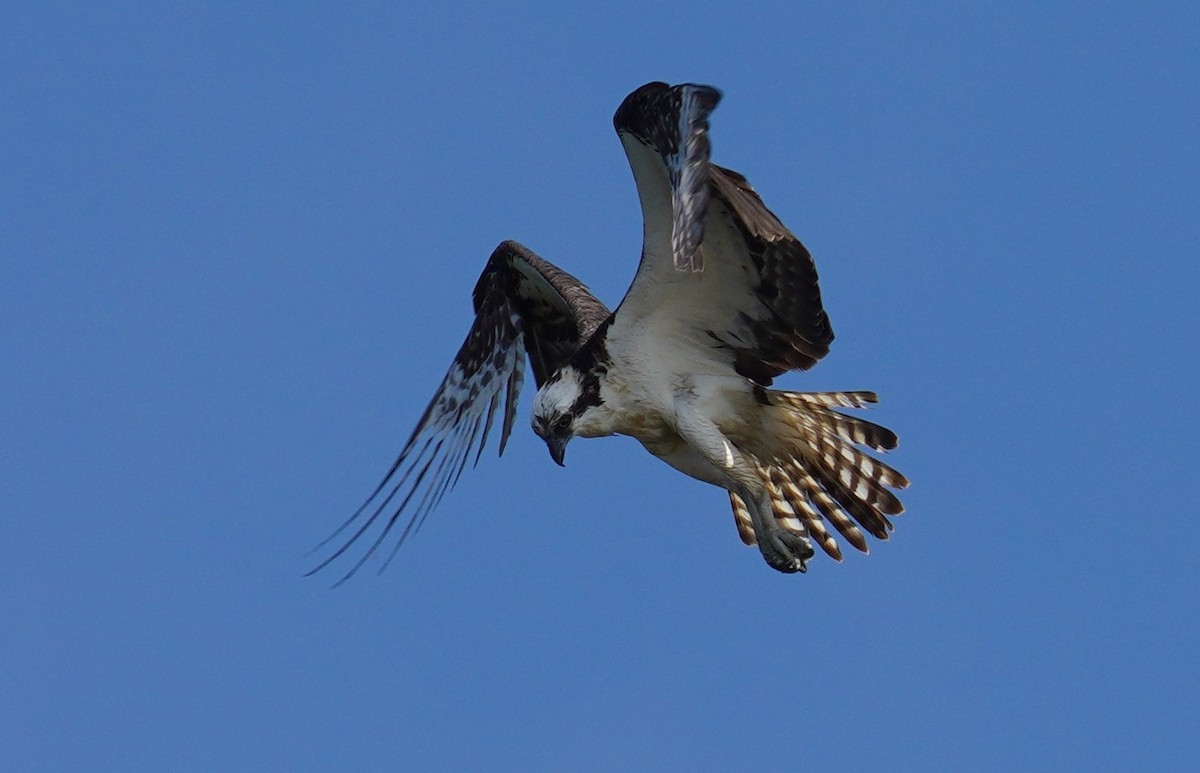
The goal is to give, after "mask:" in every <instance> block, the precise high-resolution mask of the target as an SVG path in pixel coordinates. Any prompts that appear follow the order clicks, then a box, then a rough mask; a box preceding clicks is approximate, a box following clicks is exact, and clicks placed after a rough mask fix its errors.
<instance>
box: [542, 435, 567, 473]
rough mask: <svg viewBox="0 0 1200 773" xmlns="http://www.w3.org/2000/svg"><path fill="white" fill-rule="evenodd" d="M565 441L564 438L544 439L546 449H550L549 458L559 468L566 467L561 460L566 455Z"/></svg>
mask: <svg viewBox="0 0 1200 773" xmlns="http://www.w3.org/2000/svg"><path fill="white" fill-rule="evenodd" d="M567 440H568V438H565V437H552V438H546V447H547V448H549V449H550V458H551V459H553V460H554V463H555V464H557V465H558V466H559V467H566V466H567V465H565V464H563V458H564V457H565V456H566V455H567Z"/></svg>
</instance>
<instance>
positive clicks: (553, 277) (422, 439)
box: [308, 241, 609, 584]
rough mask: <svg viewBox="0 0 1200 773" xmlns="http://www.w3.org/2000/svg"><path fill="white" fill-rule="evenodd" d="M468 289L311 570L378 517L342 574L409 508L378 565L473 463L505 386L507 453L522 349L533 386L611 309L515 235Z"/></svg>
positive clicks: (341, 550)
mask: <svg viewBox="0 0 1200 773" xmlns="http://www.w3.org/2000/svg"><path fill="white" fill-rule="evenodd" d="M472 298H473V300H474V305H475V322H474V323H473V324H472V325H471V331H470V332H469V333H468V334H467V340H466V341H464V342H463V345H462V347H461V348H460V349H459V350H458V354H457V355H455V357H454V362H453V363H452V364H451V365H450V370H449V371H447V373H446V377H445V378H444V379H443V380H442V383H441V386H439V387H438V389H437V392H436V393H434V396H433V399H432V400H431V401H430V402H429V405H428V406H427V407H426V408H425V413H424V414H422V416H421V420H420V421H418V422H417V426H416V428H415V429H414V430H413V432H412V435H411V436H410V437H409V439H408V442H407V443H405V444H404V448H403V450H401V451H400V455H399V456H398V457H397V458H396V461H395V462H394V463H393V464H392V466H391V468H390V469H389V470H388V472H387V474H386V475H385V476H384V477H383V480H382V481H380V483H379V485H378V486H376V487H375V490H374V491H373V492H372V493H371V496H369V497H367V500H366V501H365V502H363V504H362V506H361V507H359V508H358V509H357V510H355V511H354V514H353V515H351V516H350V517H349V518H348V519H347V520H346V521H345V522H344V523H343V524H342V525H341V526H340V527H338V529H337V530H336V531H335V532H334V533H333V534H331V535H329V537H327V538H326V539H325V540H324V541H323V542H322V543H321V545H319V546H318V549H319V548H320V547H324V546H325V545H328V544H330V543H331V542H333V541H335V540H337V539H338V538H339V537H342V538H343V539H342V542H341V544H340V546H339V547H338V548H337V549H336V550H334V551H333V553H332V554H331V555H329V556H328V557H327V558H326V559H325V560H323V561H322V562H321V563H320V564H318V565H317V566H316V567H314V568H313V569H312V570H311V571H310V572H308V574H310V575H311V574H313V573H315V572H317V571H320V570H321V569H323V568H324V567H326V566H328V565H329V564H330V563H332V562H333V561H334V560H336V559H337V558H338V557H340V556H342V555H343V554H344V553H346V551H347V550H349V549H350V546H351V545H353V544H354V543H355V542H357V541H358V540H359V539H361V538H363V537H364V535H366V534H367V533H368V532H369V531H370V530H371V529H372V527H373V526H374V527H376V530H377V532H378V533H377V534H376V535H375V537H374V539H372V541H371V543H370V546H369V547H368V548H367V550H366V551H365V552H364V553H363V555H362V556H360V557H359V559H358V560H357V561H356V562H355V564H354V565H353V566H352V567H351V568H350V570H349V571H348V572H346V574H345V575H344V576H343V577H342V578H341V579H340V580H339V581H338V584H341V583H342V582H345V581H346V580H347V579H349V578H350V577H351V576H352V575H353V574H354V573H355V572H357V571H358V570H359V569H360V568H361V567H362V566H363V564H365V563H366V562H367V560H368V559H369V558H370V557H371V556H372V555H374V554H375V552H376V551H377V550H378V549H379V547H380V546H381V545H382V544H383V543H384V542H385V541H386V540H387V538H388V535H389V534H391V533H392V531H393V529H394V528H395V527H396V524H397V523H398V522H399V521H400V519H401V517H402V516H403V515H404V514H405V513H408V520H407V522H406V523H405V525H404V528H403V530H402V531H401V532H400V534H399V537H398V538H397V539H396V541H395V545H394V546H393V547H392V549H391V552H390V553H389V555H388V558H387V560H386V561H385V562H384V564H383V566H382V567H381V568H380V571H382V570H383V568H386V567H387V564H388V562H390V561H391V559H392V557H393V556H394V555H395V554H396V551H397V550H398V549H399V548H400V546H401V545H402V544H404V541H405V540H406V539H407V538H408V537H409V536H410V535H411V534H413V533H415V532H416V531H417V530H418V529H419V528H420V526H421V524H422V522H423V521H424V520H425V517H426V516H427V515H428V514H429V512H430V511H431V510H433V508H434V507H436V506H437V504H438V502H439V501H440V500H441V498H442V496H444V495H445V494H446V492H447V491H449V490H450V489H452V488H453V487H454V484H455V483H457V482H458V478H459V476H460V475H461V474H462V472H463V470H464V469H465V468H466V464H467V460H468V459H470V458H471V457H472V456H473V457H474V459H473V461H472V464H475V463H478V461H479V457H480V455H481V454H482V453H483V448H484V446H485V445H486V444H487V438H488V433H489V431H490V430H491V427H492V423H493V421H494V419H495V417H496V413H497V412H498V410H499V409H500V402H501V397H502V396H503V400H504V414H503V418H502V421H501V428H500V443H499V446H500V453H501V454H503V453H504V447H505V445H506V444H507V442H508V437H509V434H510V433H511V432H512V427H513V420H514V419H515V418H516V408H517V397H518V395H519V393H520V389H521V382H522V379H523V377H524V372H525V357H526V355H528V357H529V362H530V365H531V366H532V368H533V374H534V379H535V380H536V382H537V384H538V385H539V386H540V385H541V384H542V383H543V382H544V381H545V380H546V379H547V378H548V377H549V376H550V374H551V373H553V372H554V371H555V370H556V369H557V368H558V367H559V366H560V365H562V364H563V363H564V362H566V360H567V359H568V358H569V357H570V356H571V354H573V353H574V352H575V350H576V349H578V348H579V346H580V344H582V343H583V342H584V341H586V340H587V339H588V338H589V337H590V336H591V335H592V333H594V332H595V331H596V328H598V327H599V326H600V324H601V323H602V322H603V321H604V320H605V319H607V318H608V316H609V311H608V309H607V308H606V307H605V306H604V304H603V303H601V302H600V301H599V300H597V299H596V298H595V297H594V296H593V295H592V294H591V293H590V292H589V291H588V289H587V287H585V286H584V285H583V283H582V282H580V281H579V280H578V279H576V278H575V277H573V276H571V275H570V274H568V273H567V272H565V271H563V270H561V269H559V268H558V267H556V266H554V265H552V264H550V263H548V262H546V261H544V260H542V259H541V258H539V257H538V256H537V255H535V254H533V252H531V251H530V250H528V249H526V248H525V247H523V246H521V245H520V244H517V243H516V242H513V241H506V242H503V243H502V244H500V246H498V247H497V248H496V249H495V251H494V252H492V256H491V258H490V259H489V260H488V263H487V266H486V267H485V268H484V269H483V274H482V275H481V276H480V277H479V281H478V282H477V283H476V284H475V290H474V292H473V294H472ZM472 452H474V453H472Z"/></svg>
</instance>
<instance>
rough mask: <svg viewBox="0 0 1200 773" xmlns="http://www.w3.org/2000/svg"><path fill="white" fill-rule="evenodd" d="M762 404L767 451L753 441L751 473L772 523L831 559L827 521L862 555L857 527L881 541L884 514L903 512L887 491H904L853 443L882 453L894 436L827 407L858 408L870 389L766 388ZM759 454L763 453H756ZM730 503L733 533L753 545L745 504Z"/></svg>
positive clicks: (837, 552)
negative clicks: (767, 422)
mask: <svg viewBox="0 0 1200 773" xmlns="http://www.w3.org/2000/svg"><path fill="white" fill-rule="evenodd" d="M766 395H767V400H766V404H767V405H768V406H772V407H775V408H779V409H781V410H779V411H775V412H773V418H774V419H775V420H776V422H778V424H777V428H778V431H777V432H769V433H766V434H769V435H773V436H774V437H773V438H772V440H773V441H774V442H775V443H777V444H778V443H782V444H783V445H777V446H776V447H775V448H773V449H768V448H766V447H764V445H765V444H763V443H756V444H755V445H757V446H759V448H757V449H755V450H756V451H757V452H758V453H755V454H754V456H755V457H756V459H757V463H758V467H759V476H760V478H761V479H762V481H763V484H764V485H765V486H766V488H767V490H768V492H769V493H770V496H771V504H772V510H773V514H774V516H775V519H776V521H777V523H778V524H779V526H780V527H782V528H785V529H789V530H791V531H796V532H801V533H804V534H806V535H808V536H809V538H810V539H812V540H813V541H814V542H816V544H817V545H819V546H820V547H821V549H822V550H824V551H825V552H826V553H827V554H828V555H829V556H830V557H831V558H833V559H835V560H838V561H840V560H841V558H842V553H841V549H840V547H839V546H838V544H837V540H836V539H834V537H833V536H832V535H831V534H830V532H829V529H828V528H826V524H830V525H832V526H833V528H834V529H836V530H837V532H838V533H839V534H841V535H842V537H844V538H845V539H846V541H847V542H849V543H850V544H851V545H853V546H854V547H855V548H857V549H858V550H861V551H862V552H864V553H866V552H868V547H867V540H866V535H865V534H864V529H865V530H866V532H869V533H870V534H872V535H873V536H875V537H876V538H877V539H882V540H886V539H887V538H888V533H889V532H890V531H891V530H892V528H893V527H892V523H891V521H889V520H888V517H887V516H889V515H899V514H900V513H902V512H903V511H904V506H903V504H901V502H900V500H899V499H898V498H897V497H896V495H895V494H893V493H892V492H891V491H890V490H889V489H892V488H896V489H900V488H904V487H906V486H907V485H908V479H907V478H905V477H904V476H903V475H902V474H900V473H899V472H897V471H896V470H895V469H893V468H892V467H890V466H888V465H887V464H884V463H883V462H881V461H879V460H878V459H876V458H874V457H872V456H870V455H868V454H867V453H865V452H863V451H862V450H860V449H859V448H858V447H857V446H865V447H869V448H872V449H875V450H877V451H887V450H890V449H892V448H895V447H896V445H897V438H896V434H895V433H894V432H892V431H891V430H889V429H887V428H885V427H881V426H879V425H878V424H874V423H872V422H869V421H866V420H864V419H859V418H857V417H855V416H848V415H846V414H843V413H841V412H838V411H834V410H832V408H833V407H841V408H863V407H866V406H867V405H869V404H871V403H875V402H877V401H878V398H877V397H876V396H875V394H874V393H872V392H784V391H768V392H766ZM764 452H765V453H764ZM730 502H731V504H732V507H733V511H734V518H735V521H736V523H737V527H738V534H739V535H740V536H741V538H742V541H743V542H745V543H746V544H747V545H751V544H754V542H755V537H754V528H753V525H752V521H751V519H750V513H749V510H748V508H747V507H746V504H745V503H744V502H742V500H741V499H740V498H738V496H737V495H736V494H730Z"/></svg>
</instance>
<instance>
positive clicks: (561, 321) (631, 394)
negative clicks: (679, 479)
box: [309, 83, 908, 582]
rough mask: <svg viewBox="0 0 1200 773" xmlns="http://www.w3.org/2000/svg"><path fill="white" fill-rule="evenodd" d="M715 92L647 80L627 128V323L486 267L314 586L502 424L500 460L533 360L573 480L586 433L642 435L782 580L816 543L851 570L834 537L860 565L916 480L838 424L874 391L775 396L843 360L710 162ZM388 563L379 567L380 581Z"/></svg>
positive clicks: (868, 428) (626, 107) (543, 415)
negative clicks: (452, 352) (419, 405)
mask: <svg viewBox="0 0 1200 773" xmlns="http://www.w3.org/2000/svg"><path fill="white" fill-rule="evenodd" d="M720 98H721V94H720V92H719V91H717V90H716V89H714V88H712V87H709V86H701V85H695V84H683V85H680V86H668V85H667V84H665V83H648V84H646V85H645V86H642V87H641V88H639V89H637V90H636V91H634V92H633V93H632V94H630V95H629V96H628V97H626V98H625V100H624V101H623V102H622V103H621V106H620V107H619V108H617V112H616V114H615V115H614V117H613V124H614V125H615V127H616V130H617V134H618V136H619V137H620V139H621V144H622V145H623V146H624V148H625V153H626V155H627V156H628V158H629V164H630V166H631V167H632V169H633V177H634V181H635V183H636V184H637V190H638V197H639V198H640V200H641V206H642V216H643V219H644V232H643V238H644V241H643V245H642V256H641V262H640V263H639V264H638V269H637V274H636V275H635V276H634V279H633V284H632V285H630V287H629V290H628V291H627V293H626V294H625V298H624V299H623V300H622V301H621V303H620V305H619V306H618V307H617V309H616V311H609V310H608V308H607V307H605V305H604V304H603V303H601V302H600V301H599V300H597V299H596V298H595V297H594V296H593V295H592V294H591V293H590V292H589V291H588V289H587V287H585V286H584V285H583V284H582V283H581V282H580V281H579V280H578V279H576V278H575V277H573V276H571V275H570V274H568V273H567V272H565V271H563V270H561V269H559V268H558V267H556V266H554V265H552V264H550V263H548V262H546V261H545V260H543V259H541V258H539V257H538V256H537V255H535V254H534V253H533V252H531V251H530V250H528V249H526V248H525V247H523V246H521V245H520V244H517V243H516V242H513V241H506V242H503V243H502V244H500V246H498V247H497V248H496V250H495V251H494V252H493V253H492V256H491V258H490V259H489V260H488V262H487V265H486V266H485V267H484V270H483V274H482V275H481V276H480V277H479V281H478V282H477V283H476V285H475V290H474V292H473V294H472V298H473V300H474V306H475V321H474V323H473V324H472V326H471V330H470V332H469V333H468V334H467V339H466V341H465V342H464V343H463V345H462V348H460V349H459V351H458V354H457V355H456V356H455V358H454V362H453V363H452V364H451V366H450V370H449V372H448V373H447V374H446V377H445V378H444V379H443V381H442V383H441V386H440V387H438V390H437V392H436V393H435V394H434V396H433V400H432V401H431V402H430V403H429V406H428V407H427V408H426V409H425V413H424V414H423V415H422V416H421V419H420V421H419V422H418V423H417V426H416V429H414V430H413V433H412V435H411V436H410V437H409V439H408V442H407V443H406V444H405V445H404V448H403V450H402V451H401V452H400V455H399V457H398V458H397V459H396V461H395V463H394V464H392V466H391V468H390V469H389V470H388V472H387V474H386V475H385V476H384V478H383V480H382V481H381V482H380V483H379V485H378V486H377V487H376V488H375V490H374V491H373V492H372V493H371V496H370V497H368V498H367V500H366V501H365V502H364V503H363V505H362V506H361V507H359V509H358V510H356V511H355V512H354V514H353V515H351V516H350V518H349V519H347V520H346V522H345V523H343V524H342V525H341V526H340V527H339V528H338V529H337V531H335V532H334V533H333V534H331V535H330V536H329V537H328V538H327V539H326V540H325V542H323V543H321V544H322V545H327V544H329V543H330V542H331V541H332V540H334V539H336V538H338V537H339V535H342V542H341V543H340V546H339V547H337V549H336V550H334V551H333V553H332V555H330V556H329V557H328V558H326V559H325V560H324V561H323V562H321V563H320V564H319V565H318V566H317V567H315V568H314V569H313V570H312V572H309V574H312V573H313V572H316V571H318V570H320V569H322V568H323V567H325V566H327V565H328V564H330V563H331V562H332V561H334V560H335V559H337V558H338V557H340V556H342V555H343V554H344V553H346V551H347V550H349V549H350V547H351V545H353V544H354V543H356V542H357V541H358V540H359V539H361V538H363V537H364V536H366V535H367V533H368V531H370V530H371V528H372V527H373V526H374V527H376V529H377V532H378V533H377V534H375V535H374V537H373V539H372V540H371V541H370V545H369V547H368V548H367V549H366V550H365V552H364V554H363V555H362V556H361V557H360V558H359V559H358V560H357V562H356V563H354V564H353V566H351V568H350V569H349V571H348V572H347V573H346V574H345V576H344V577H342V579H341V580H340V581H339V582H344V581H345V580H346V579H348V578H349V577H350V576H352V575H353V574H354V573H355V572H356V571H358V569H359V568H361V567H362V566H363V564H364V563H365V562H366V561H367V560H368V559H369V558H370V557H371V556H372V555H373V554H374V553H375V552H376V551H377V550H378V549H379V547H380V546H381V545H383V544H384V542H385V541H386V540H387V538H388V536H389V535H390V534H393V532H394V530H395V529H396V527H397V524H398V523H399V521H400V519H401V517H402V516H403V515H404V514H405V513H407V514H408V516H409V517H408V520H407V522H406V523H405V525H404V527H403V529H401V530H400V531H399V534H398V536H397V537H396V538H395V545H394V546H393V547H392V550H391V553H390V555H389V557H388V561H390V560H391V557H392V556H394V555H395V552H396V550H397V549H398V548H399V547H400V545H402V544H403V543H404V542H405V540H406V539H407V538H408V537H409V536H410V535H411V534H413V533H414V532H415V531H416V530H417V529H419V528H420V526H421V524H422V523H423V522H424V520H425V518H426V516H427V515H428V514H429V512H430V511H431V510H432V509H433V508H434V507H435V506H436V505H437V504H438V502H439V501H440V500H441V498H442V496H443V495H444V494H445V493H446V492H447V491H448V490H450V489H451V488H453V486H454V485H455V483H456V482H457V481H458V478H459V476H460V475H461V474H462V472H463V470H464V468H465V466H466V464H467V462H468V460H471V461H472V462H473V463H477V462H478V460H479V456H480V454H481V453H482V451H483V448H484V446H485V444H486V443H487V438H488V432H489V430H490V429H491V427H492V424H493V419H494V418H495V417H496V414H497V413H498V412H500V411H501V399H502V396H503V409H502V410H503V414H502V417H501V431H500V439H499V451H500V453H501V454H503V453H504V447H505V444H506V443H507V441H508V438H509V434H510V433H511V431H512V427H513V422H514V420H515V418H516V405H517V397H518V393H519V392H520V389H521V383H522V379H523V377H524V371H525V361H526V358H528V361H529V364H530V365H531V366H532V369H533V377H534V380H535V381H536V383H537V386H538V391H537V396H536V397H535V398H534V403H533V419H532V425H533V431H534V432H535V433H536V434H537V435H538V436H539V437H540V438H542V440H544V441H545V443H546V445H547V447H548V448H549V450H550V456H551V457H552V458H553V459H554V461H555V462H557V463H558V464H560V465H561V464H563V458H564V455H565V453H566V448H567V443H568V442H570V440H571V439H572V438H575V437H603V436H607V435H628V436H630V437H633V438H635V439H637V440H638V441H639V442H640V443H641V444H642V445H643V446H644V447H645V448H646V450H647V451H649V452H650V453H651V454H653V455H654V456H656V457H658V458H659V459H661V460H663V461H664V462H666V463H667V464H669V465H671V466H672V467H674V468H675V469H676V470H679V471H680V472H682V473H684V474H685V475H688V476H690V477H693V478H696V479H698V480H701V481H705V482H707V483H711V484H713V485H715V486H719V487H721V488H723V489H725V490H726V491H727V492H728V493H729V500H730V503H731V505H732V507H733V515H734V519H735V522H736V525H737V529H738V534H739V535H740V536H741V539H742V541H743V542H744V543H746V544H747V545H757V546H758V549H759V550H760V551H761V552H762V556H763V558H764V559H766V562H767V563H768V564H769V565H770V566H771V567H772V568H774V569H777V570H779V571H781V572H802V571H804V570H805V566H806V562H807V561H808V559H809V558H811V557H812V555H813V552H814V551H813V548H812V544H811V540H815V541H816V543H817V544H818V545H820V547H821V548H822V549H823V550H824V551H825V552H826V553H828V554H829V555H830V556H831V557H833V558H834V559H836V560H839V561H840V560H841V551H840V549H839V547H838V544H837V541H836V540H835V539H834V538H833V536H832V535H831V534H830V530H829V528H828V525H832V526H833V528H834V529H836V530H837V532H839V533H840V534H841V535H842V536H843V537H845V538H846V540H847V541H848V542H849V543H850V544H852V545H854V546H855V547H856V548H858V549H859V550H861V551H863V552H866V551H867V543H866V539H865V537H864V535H863V530H865V531H867V532H870V533H871V534H873V535H874V536H876V537H877V538H879V539H887V536H888V531H890V530H891V528H892V524H891V523H890V522H889V521H888V517H887V516H889V515H895V514H898V513H900V512H902V511H903V509H904V508H903V507H902V505H901V504H900V501H899V500H898V499H897V498H896V496H895V494H893V493H892V492H891V491H889V488H903V487H905V486H907V485H908V481H907V480H906V479H905V478H904V476H903V475H901V474H900V473H899V472H897V471H895V470H894V469H892V468H891V467H889V466H888V465H886V464H884V463H883V462H881V461H879V460H878V459H875V458H873V457H871V456H869V455H868V454H867V453H865V452H864V451H863V450H861V448H860V447H866V448H871V449H874V450H876V451H887V450H890V449H892V448H895V447H896V443H897V439H896V435H895V433H893V432H891V431H890V430H888V429H885V428H883V427H881V426H879V425H877V424H873V423H871V422H869V421H865V420H863V419H861V418H858V417H856V416H851V415H848V414H846V413H843V412H841V411H838V410H836V409H838V408H864V407H866V406H867V405H868V404H870V403H874V402H876V399H877V398H876V396H875V395H874V394H873V393H871V392H791V391H782V390H777V389H770V388H769V387H770V386H771V383H772V380H773V379H774V378H775V377H776V376H778V375H780V374H782V373H784V372H786V371H790V370H806V369H808V368H810V367H812V366H813V365H814V364H815V363H816V362H817V360H819V359H821V357H823V356H825V354H826V353H827V352H828V351H829V345H830V343H831V342H832V341H833V330H832V329H831V328H830V325H829V319H828V317H827V316H826V314H825V310H824V309H823V308H822V305H821V293H820V290H819V288H818V286H817V271H816V267H815V266H814V264H813V260H812V257H811V256H810V255H809V253H808V250H806V249H805V248H804V245H803V244H801V243H800V241H799V240H798V239H797V238H796V237H795V236H794V235H793V234H792V232H791V231H789V230H788V229H787V228H786V227H785V226H784V225H783V224H782V223H781V222H780V221H779V219H778V218H776V217H775V215H774V214H772V212H771V211H770V210H769V209H767V208H766V206H765V205H764V204H763V202H762V199H760V198H759V196H758V194H757V193H755V191H754V189H753V188H752V187H750V184H749V183H748V182H747V181H746V178H745V177H743V176H742V175H740V174H738V173H737V172H734V171H731V170H729V169H725V168H723V167H720V166H717V165H716V164H714V163H712V162H710V161H709V148H710V146H709V139H708V116H709V113H711V112H712V110H713V109H714V108H715V107H716V106H717V102H718V101H719V100H720ZM386 566H387V562H386V561H385V562H384V564H383V566H382V567H381V568H380V571H382V569H383V568H384V567H386Z"/></svg>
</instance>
